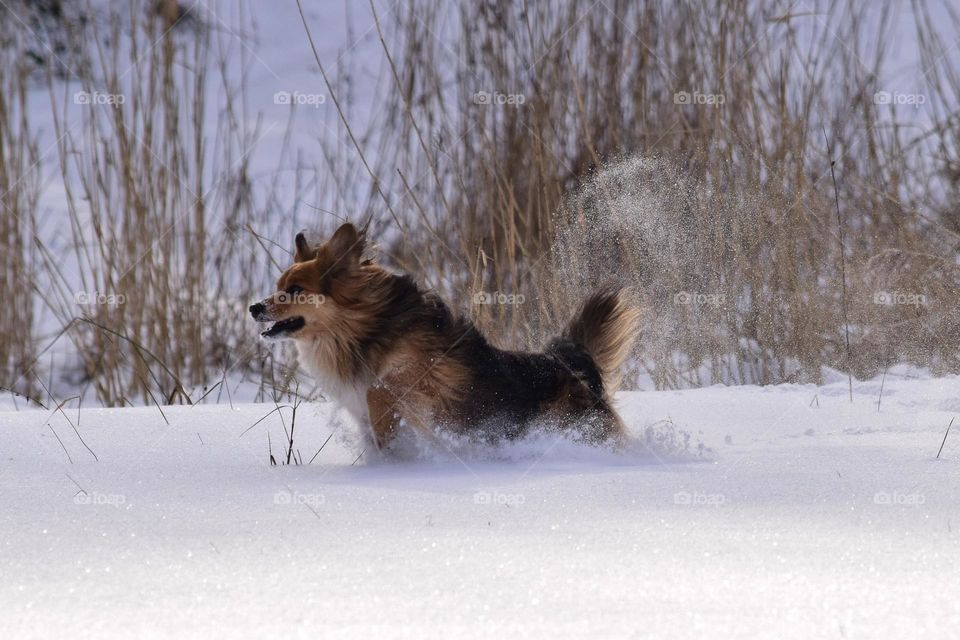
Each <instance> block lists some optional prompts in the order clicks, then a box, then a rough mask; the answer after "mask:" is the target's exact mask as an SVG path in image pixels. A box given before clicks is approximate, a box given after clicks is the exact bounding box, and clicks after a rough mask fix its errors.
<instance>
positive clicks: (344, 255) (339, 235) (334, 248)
mask: <svg viewBox="0 0 960 640" xmlns="http://www.w3.org/2000/svg"><path fill="white" fill-rule="evenodd" d="M365 243H366V234H365V233H361V232H359V231H357V228H356V227H355V226H353V225H352V224H350V223H349V222H348V223H346V224H343V225H340V228H339V229H337V230H336V232H334V234H333V237H332V238H330V242H328V243H327V246H329V247H330V251H331V253H333V255H334V256H336V258H337V259H338V260H340V259H344V260H346V261H347V262H349V263H358V262H360V256H362V255H363V249H364V245H365Z"/></svg>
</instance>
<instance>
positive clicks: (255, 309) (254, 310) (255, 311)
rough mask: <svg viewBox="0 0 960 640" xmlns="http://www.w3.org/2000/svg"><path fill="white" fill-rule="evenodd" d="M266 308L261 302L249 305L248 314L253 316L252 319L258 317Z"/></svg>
mask: <svg viewBox="0 0 960 640" xmlns="http://www.w3.org/2000/svg"><path fill="white" fill-rule="evenodd" d="M266 310H267V307H266V305H264V304H263V303H262V302H258V303H256V304H252V305H250V315H252V316H253V319H254V320H257V319H259V317H260V316H261V315H263V313H264V312H265V311H266Z"/></svg>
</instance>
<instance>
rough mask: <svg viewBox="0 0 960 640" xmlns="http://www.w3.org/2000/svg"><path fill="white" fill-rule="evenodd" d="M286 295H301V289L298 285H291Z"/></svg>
mask: <svg viewBox="0 0 960 640" xmlns="http://www.w3.org/2000/svg"><path fill="white" fill-rule="evenodd" d="M287 293H289V294H290V295H291V296H295V295H297V294H298V293H303V287H301V286H300V285H298V284H292V285H290V286H289V287H287Z"/></svg>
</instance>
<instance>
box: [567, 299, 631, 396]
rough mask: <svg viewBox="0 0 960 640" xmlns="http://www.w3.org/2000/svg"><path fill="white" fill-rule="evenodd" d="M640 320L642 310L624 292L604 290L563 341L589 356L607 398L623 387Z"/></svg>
mask: <svg viewBox="0 0 960 640" xmlns="http://www.w3.org/2000/svg"><path fill="white" fill-rule="evenodd" d="M640 317H641V313H640V309H639V307H637V305H636V304H635V303H634V302H633V301H632V300H631V297H630V294H629V293H628V292H627V291H626V290H625V289H619V288H605V289H601V290H600V291H597V292H596V293H594V294H593V295H591V296H590V297H589V298H587V300H586V301H585V302H584V303H583V306H581V307H580V310H579V311H578V312H577V314H576V315H575V316H574V317H573V320H571V321H570V325H569V326H568V327H567V330H566V332H564V335H563V338H561V340H563V341H564V342H568V343H569V342H572V343H574V344H575V345H577V346H579V347H581V348H582V349H583V350H584V351H585V352H586V355H588V356H589V357H590V359H591V360H592V361H593V364H594V366H595V367H596V368H597V371H598V373H599V374H600V379H601V381H602V386H603V391H604V392H605V393H607V394H612V393H613V392H614V391H616V390H617V388H619V386H620V382H621V379H622V373H621V371H620V367H621V365H623V362H624V360H626V359H627V357H628V356H629V355H630V351H631V349H632V348H633V343H634V341H635V340H636V337H637V332H638V331H639V329H640Z"/></svg>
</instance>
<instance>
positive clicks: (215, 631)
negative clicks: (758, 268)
mask: <svg viewBox="0 0 960 640" xmlns="http://www.w3.org/2000/svg"><path fill="white" fill-rule="evenodd" d="M880 385H881V381H880V380H879V379H878V380H875V381H871V382H862V383H856V387H855V395H854V402H853V403H852V404H851V403H850V402H849V400H848V398H847V388H846V381H837V382H833V383H831V384H828V385H825V386H822V387H814V386H810V385H803V386H801V385H782V386H776V387H764V388H760V387H735V388H726V387H720V386H716V387H710V388H705V389H699V390H685V391H663V392H633V393H624V394H621V395H620V396H619V402H620V405H621V407H622V411H623V414H624V416H625V418H626V421H627V423H628V424H629V425H630V428H631V430H632V431H633V432H634V433H635V434H638V435H641V436H642V438H644V439H645V441H646V443H647V445H646V446H638V447H636V450H635V451H632V452H630V453H619V454H618V453H613V452H609V451H604V450H597V449H591V448H588V447H584V446H580V445H576V444H574V443H571V442H568V441H565V440H558V439H557V438H555V437H553V436H549V435H541V436H538V437H531V438H529V439H528V440H526V441H523V442H519V443H515V444H511V445H509V446H504V447H502V448H499V449H490V448H489V447H487V448H481V447H478V446H474V445H470V444H469V443H464V442H457V441H452V440H447V441H443V442H435V443H433V445H432V447H427V448H425V449H424V450H423V451H422V452H421V454H420V456H419V457H418V458H417V459H414V460H406V461H401V462H382V461H376V460H368V459H367V455H366V454H365V455H364V456H363V457H361V459H360V460H359V461H358V462H357V463H356V464H355V465H353V464H352V463H353V462H354V460H355V459H356V457H357V454H358V453H359V451H358V450H357V449H356V448H355V443H356V442H357V438H356V430H355V428H354V427H353V426H351V425H350V424H347V423H341V421H340V420H339V419H338V418H337V417H336V416H335V415H334V413H333V412H332V411H331V409H330V406H329V405H327V404H315V405H309V406H308V405H301V406H300V408H299V411H298V417H297V423H296V431H295V440H296V443H297V445H298V447H299V449H300V450H301V452H302V453H303V457H304V462H306V461H307V460H308V459H309V458H310V457H311V456H312V455H313V454H314V452H316V450H317V449H318V448H320V445H321V444H322V443H323V442H324V440H326V438H327V436H328V435H329V434H330V433H331V432H335V435H334V437H333V438H331V439H330V441H329V443H328V444H327V445H326V447H324V448H323V450H322V451H321V452H320V454H319V455H318V456H317V457H316V459H315V460H314V462H313V464H310V465H304V466H278V467H271V466H270V465H269V463H268V454H267V434H268V433H269V434H270V439H271V446H272V449H273V452H274V455H276V456H278V457H281V452H282V449H283V445H282V442H281V441H282V440H283V428H282V426H281V422H280V418H281V416H282V417H283V419H284V420H286V422H287V424H288V425H289V418H290V411H289V410H288V409H284V410H283V411H282V412H280V413H277V412H274V413H273V414H271V415H270V416H269V417H267V418H266V419H264V420H263V421H262V422H260V423H259V424H257V425H256V426H254V427H253V428H252V429H250V427H251V425H253V424H254V423H255V422H256V421H257V420H259V419H260V418H262V417H263V416H265V415H266V414H268V413H269V412H270V411H271V410H273V409H274V408H275V407H274V406H273V405H237V406H235V407H232V408H231V407H230V406H228V405H218V406H213V405H210V406H206V405H198V406H196V407H164V408H163V413H164V414H165V416H166V418H167V420H169V421H170V424H169V425H167V424H166V423H165V422H164V419H163V417H162V416H161V414H160V411H158V410H157V408H155V407H154V408H126V409H93V408H91V409H81V410H80V411H79V413H78V411H77V409H76V407H75V406H69V407H64V413H65V415H64V414H60V413H57V412H51V411H44V410H41V409H33V410H20V411H13V410H7V411H0V454H2V457H0V500H2V502H0V577H2V579H0V637H3V638H21V637H43V638H61V637H70V638H83V637H98V638H100V637H122V638H133V637H137V638H143V637H160V636H164V637H170V636H178V637H203V638H209V637H218V638H219V637H250V636H260V637H262V636H266V635H267V634H271V635H274V636H277V637H374V635H375V636H376V637H412V638H420V637H492V636H503V635H506V634H509V636H521V637H579V636H582V635H585V634H588V633H589V634H596V635H597V636H598V637H635V638H640V637H657V638H690V637H697V636H699V637H708V638H720V637H734V636H735V637H778V638H812V637H836V638H876V637H888V638H909V637H950V636H951V635H953V634H956V633H957V629H958V628H960V626H958V623H960V601H958V599H957V598H956V595H957V588H958V586H960V580H958V575H960V572H958V568H960V567H958V559H960V553H958V542H960V539H958V538H960V535H958V528H960V517H958V516H960V513H958V511H960V510H958V500H957V495H958V489H960V473H958V471H960V440H958V439H957V438H960V435H957V434H952V435H951V436H950V437H949V438H948V439H947V441H946V445H945V447H944V449H943V453H942V455H941V457H940V459H939V460H936V459H935V457H936V454H937V450H938V449H939V447H940V444H941V442H942V440H943V434H944V431H945V429H946V427H947V424H948V423H949V422H950V420H951V419H952V418H953V417H954V415H956V412H957V411H960V378H957V377H953V378H944V379H925V380H918V379H902V378H899V377H898V376H895V375H893V374H890V375H888V376H887V379H886V381H885V382H884V388H883V396H882V400H881V402H880V405H879V410H878V406H877V399H878V396H879V392H880ZM67 418H69V420H70V421H72V422H73V424H74V425H76V424H77V422H78V419H79V425H78V426H77V431H76V432H75V431H74V429H73V427H72V426H71V425H70V423H69V422H68V421H67ZM48 425H49V426H48ZM248 429H249V430H248ZM54 431H55V432H56V435H57V436H59V438H60V439H61V440H62V442H63V447H61V445H60V444H59V443H58V441H57V439H56V437H55V435H54ZM684 432H687V433H689V435H690V440H689V445H690V447H689V450H688V451H686V452H684V451H683V448H684V447H683V444H684V440H683V434H684ZM78 434H79V436H82V438H83V440H84V441H85V442H86V443H87V445H89V447H90V449H91V450H92V451H93V452H94V453H95V454H96V456H97V457H98V458H99V461H96V460H94V457H93V454H91V453H90V452H89V451H88V450H87V449H86V448H85V447H84V446H83V444H82V443H81V442H80V440H79V439H78ZM241 434H242V435H241ZM654 436H659V437H654ZM701 443H702V444H703V445H704V446H705V447H708V448H709V450H704V451H703V453H702V455H699V454H698V453H697V445H698V444H701ZM64 449H66V451H67V452H69V454H70V457H71V458H72V460H73V462H72V463H71V462H70V461H68V459H67V456H66V454H65V452H64ZM81 489H82V491H81Z"/></svg>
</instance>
